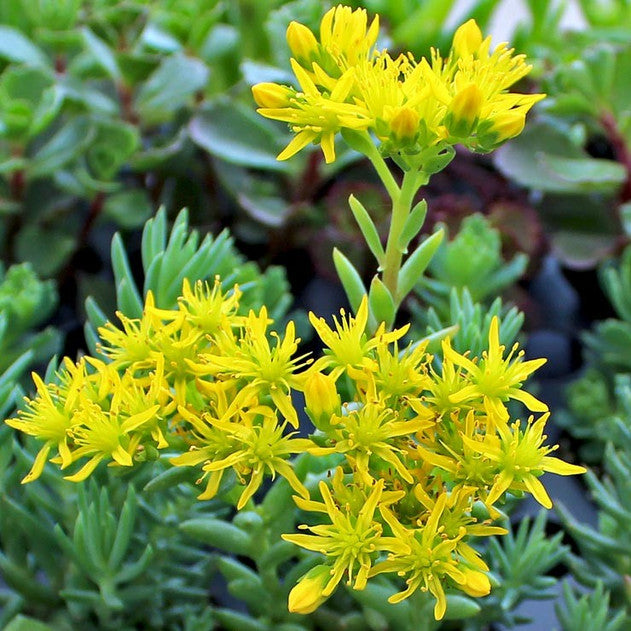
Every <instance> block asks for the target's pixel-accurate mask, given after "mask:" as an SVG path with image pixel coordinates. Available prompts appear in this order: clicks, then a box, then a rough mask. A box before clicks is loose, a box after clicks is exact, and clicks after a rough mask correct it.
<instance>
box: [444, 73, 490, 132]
mask: <svg viewBox="0 0 631 631" xmlns="http://www.w3.org/2000/svg"><path fill="white" fill-rule="evenodd" d="M483 101H484V96H483V95H482V92H481V90H480V88H478V86H477V85H475V83H471V84H470V85H468V86H467V87H466V88H464V89H462V90H460V92H458V94H456V96H454V98H453V100H452V101H451V105H450V106H449V113H448V114H447V119H446V121H445V122H446V125H447V128H448V129H449V133H450V134H451V135H452V136H456V137H457V138H463V137H466V136H469V135H470V134H471V133H472V132H473V131H474V129H475V126H476V125H477V122H478V117H479V116H480V110H481V109H482V102H483Z"/></svg>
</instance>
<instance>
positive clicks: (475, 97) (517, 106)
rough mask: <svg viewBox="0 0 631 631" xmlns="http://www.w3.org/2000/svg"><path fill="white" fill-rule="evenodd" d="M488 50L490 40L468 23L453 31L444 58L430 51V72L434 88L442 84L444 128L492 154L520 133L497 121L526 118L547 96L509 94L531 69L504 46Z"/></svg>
mask: <svg viewBox="0 0 631 631" xmlns="http://www.w3.org/2000/svg"><path fill="white" fill-rule="evenodd" d="M490 47H491V38H490V37H487V38H486V39H484V38H483V36H482V33H481V32H480V29H479V28H478V26H477V24H476V23H475V21H474V20H469V21H468V22H466V23H465V24H463V25H462V26H460V27H459V28H458V30H457V31H456V33H455V35H454V40H453V45H452V49H451V52H450V54H449V56H448V57H447V59H445V60H443V59H442V58H441V57H440V55H439V54H438V53H437V52H434V54H433V57H432V68H431V69H432V73H433V74H434V75H435V76H437V77H439V79H440V81H439V82H436V81H435V79H433V78H432V79H431V80H430V81H431V82H432V84H433V85H434V86H436V85H438V83H442V84H443V86H444V89H443V88H440V90H439V92H440V98H442V99H445V100H446V104H447V105H448V106H449V114H448V115H447V118H448V120H449V119H450V118H451V122H450V123H448V124H447V126H448V127H450V126H451V129H453V130H454V131H452V133H453V134H454V136H457V137H461V138H462V142H463V143H464V144H465V145H467V146H468V147H470V148H472V149H476V150H481V151H490V150H492V149H494V148H495V147H496V146H498V145H499V144H501V143H502V142H504V141H505V140H508V138H510V137H512V136H513V135H516V134H517V133H519V131H521V129H518V126H514V127H512V128H506V129H504V130H502V129H501V128H499V127H498V126H496V125H495V121H496V120H497V118H498V117H501V116H503V115H506V114H509V113H510V114H511V115H512V116H514V117H515V116H516V117H518V118H519V119H521V120H524V119H525V116H526V113H527V112H528V110H529V109H530V108H531V107H532V106H533V105H534V104H535V103H537V102H538V101H540V100H541V99H543V98H544V97H545V95H544V94H512V93H508V92H507V90H508V89H509V88H510V87H511V86H512V85H513V84H514V83H516V82H517V81H519V80H520V79H522V78H523V77H525V76H526V75H527V74H528V73H529V72H530V70H531V66H529V65H528V64H527V63H526V58H525V56H524V55H513V52H514V51H513V49H509V48H507V45H506V44H505V43H502V44H499V45H498V46H497V47H496V48H495V50H494V51H493V52H491V51H490ZM428 69H429V66H427V67H426V71H427V70H428ZM426 74H427V72H426ZM471 86H475V87H474V88H472V87H471ZM458 121H461V123H460V124H458ZM475 122H477V126H476V124H475ZM522 126H523V125H522ZM467 127H468V130H467V129H466V128H467ZM467 133H468V134H471V137H470V138H469V139H465V138H464V137H465V136H466V134H467Z"/></svg>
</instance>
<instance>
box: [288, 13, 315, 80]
mask: <svg viewBox="0 0 631 631" xmlns="http://www.w3.org/2000/svg"><path fill="white" fill-rule="evenodd" d="M287 43H288V44H289V49H290V50H291V54H292V55H293V56H294V57H295V59H296V61H297V62H298V63H299V64H300V65H301V66H303V67H305V68H307V69H309V70H310V69H311V68H310V65H311V64H310V63H309V62H310V61H312V60H313V58H314V57H315V55H316V54H317V51H318V41H317V40H316V38H315V35H314V34H313V33H312V32H311V30H310V29H309V28H308V27H306V26H305V25H304V24H300V22H290V24H289V26H288V27H287Z"/></svg>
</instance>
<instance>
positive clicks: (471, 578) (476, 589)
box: [459, 569, 491, 598]
mask: <svg viewBox="0 0 631 631" xmlns="http://www.w3.org/2000/svg"><path fill="white" fill-rule="evenodd" d="M463 574H464V576H465V582H464V583H462V584H460V585H459V587H460V589H461V590H462V591H463V592H465V593H466V594H469V596H474V597H475V598H480V597H481V596H486V595H487V594H489V593H490V591H491V582H490V581H489V577H488V576H487V575H486V574H485V573H484V572H479V571H478V570H472V569H466V570H463Z"/></svg>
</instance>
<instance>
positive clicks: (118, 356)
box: [98, 291, 175, 368]
mask: <svg viewBox="0 0 631 631" xmlns="http://www.w3.org/2000/svg"><path fill="white" fill-rule="evenodd" d="M154 307H155V300H154V298H153V293H152V292H151V291H149V292H147V297H146V299H145V308H144V311H143V315H142V317H141V318H140V319H135V318H128V317H127V316H126V315H125V314H124V313H121V312H119V311H118V312H116V315H117V316H118V319H119V320H120V322H121V325H122V329H120V328H118V327H117V326H115V325H114V324H112V323H111V322H107V323H106V324H105V325H104V326H102V327H100V328H99V330H98V333H99V336H100V338H101V340H102V342H101V343H100V344H99V346H98V348H99V352H101V353H103V355H105V356H106V357H108V358H109V359H110V360H112V361H113V362H114V363H115V364H116V365H117V366H119V367H120V368H126V367H127V366H129V365H132V364H133V365H135V366H142V367H150V366H152V365H153V362H152V360H151V351H152V348H153V347H152V341H153V334H154V332H155V331H156V330H158V329H159V328H160V327H161V325H162V321H161V319H160V318H157V317H156V316H155V312H154ZM173 314H174V317H175V312H173Z"/></svg>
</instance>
